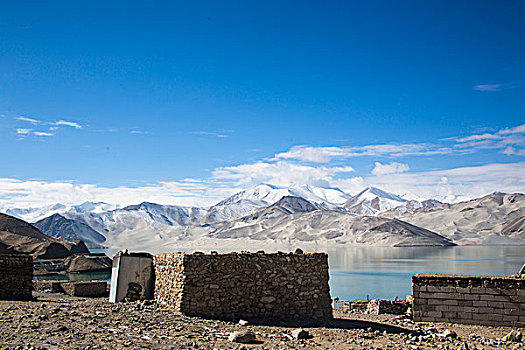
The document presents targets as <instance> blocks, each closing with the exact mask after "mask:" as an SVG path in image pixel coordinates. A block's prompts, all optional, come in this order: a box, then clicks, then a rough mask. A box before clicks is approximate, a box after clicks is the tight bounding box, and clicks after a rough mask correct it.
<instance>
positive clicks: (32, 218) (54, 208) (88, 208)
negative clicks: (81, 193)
mask: <svg viewBox="0 0 525 350" xmlns="http://www.w3.org/2000/svg"><path fill="white" fill-rule="evenodd" d="M118 207H119V206H118V205H114V204H108V203H103V202H96V203H95V202H84V203H82V204H79V205H64V204H60V203H57V204H53V205H47V206H43V207H36V208H7V207H6V208H0V212H2V213H5V214H8V215H11V216H14V217H16V218H19V219H22V220H25V221H27V222H37V221H39V220H42V219H44V218H46V217H48V216H51V215H53V214H65V213H103V212H106V211H109V210H114V209H117V208H118Z"/></svg>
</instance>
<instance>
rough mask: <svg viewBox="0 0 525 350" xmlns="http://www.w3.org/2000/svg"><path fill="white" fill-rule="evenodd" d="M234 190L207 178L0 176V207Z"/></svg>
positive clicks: (209, 195)
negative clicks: (129, 183) (80, 180)
mask: <svg viewBox="0 0 525 350" xmlns="http://www.w3.org/2000/svg"><path fill="white" fill-rule="evenodd" d="M234 192H235V190H232V189H230V188H223V187H221V184H219V183H215V184H212V183H210V182H206V181H199V180H195V181H192V182H187V181H180V182H160V183H157V184H151V185H145V186H139V187H125V186H121V187H104V186H96V185H93V184H75V183H72V182H67V181H56V182H49V181H41V180H28V181H21V180H17V179H10V178H0V207H22V208H23V207H39V206H44V205H49V204H55V203H62V204H66V205H72V204H80V203H83V202H85V201H94V202H98V201H101V202H106V203H112V204H120V205H130V204H138V203H140V202H143V201H148V202H154V203H159V204H177V205H188V206H193V205H201V206H206V205H212V204H215V203H216V202H218V201H220V200H222V199H224V198H225V197H227V196H229V195H231V194H233V193H234Z"/></svg>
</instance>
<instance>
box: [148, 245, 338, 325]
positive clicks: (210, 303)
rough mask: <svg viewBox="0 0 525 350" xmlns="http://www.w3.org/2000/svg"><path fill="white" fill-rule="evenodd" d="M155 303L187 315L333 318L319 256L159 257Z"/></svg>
mask: <svg viewBox="0 0 525 350" xmlns="http://www.w3.org/2000/svg"><path fill="white" fill-rule="evenodd" d="M154 267H155V299H156V301H157V302H158V303H159V304H161V305H164V306H166V307H170V308H172V309H174V310H175V311H177V312H181V313H183V314H185V315H188V316H199V317H205V318H218V319H230V320H238V319H244V320H248V321H269V320H272V321H273V320H275V321H285V322H290V321H299V322H312V321H322V320H328V319H331V318H332V307H331V303H330V301H331V300H330V288H329V286H328V256H327V255H326V254H324V253H306V254H295V253H275V254H264V253H240V254H239V253H230V254H202V253H194V254H182V253H173V254H160V255H156V256H155V259H154Z"/></svg>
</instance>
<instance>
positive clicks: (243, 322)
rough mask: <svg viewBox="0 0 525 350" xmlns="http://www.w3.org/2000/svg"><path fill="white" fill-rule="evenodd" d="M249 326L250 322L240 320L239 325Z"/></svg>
mask: <svg viewBox="0 0 525 350" xmlns="http://www.w3.org/2000/svg"><path fill="white" fill-rule="evenodd" d="M247 324H248V321H246V320H239V325H241V326H246V325H247Z"/></svg>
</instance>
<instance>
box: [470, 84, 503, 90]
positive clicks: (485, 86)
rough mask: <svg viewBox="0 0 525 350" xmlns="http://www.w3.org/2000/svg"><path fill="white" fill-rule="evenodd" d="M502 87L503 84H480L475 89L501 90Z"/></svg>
mask: <svg viewBox="0 0 525 350" xmlns="http://www.w3.org/2000/svg"><path fill="white" fill-rule="evenodd" d="M501 88H502V85H501V84H480V85H475V86H474V90H477V91H500V90H501Z"/></svg>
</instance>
